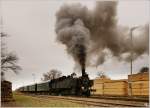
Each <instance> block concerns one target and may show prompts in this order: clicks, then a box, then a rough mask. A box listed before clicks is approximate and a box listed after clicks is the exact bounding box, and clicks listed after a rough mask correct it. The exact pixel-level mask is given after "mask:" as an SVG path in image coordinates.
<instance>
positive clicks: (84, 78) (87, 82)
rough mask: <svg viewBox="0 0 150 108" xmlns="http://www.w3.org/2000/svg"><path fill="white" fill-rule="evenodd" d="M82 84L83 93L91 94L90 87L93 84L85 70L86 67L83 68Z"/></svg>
mask: <svg viewBox="0 0 150 108" xmlns="http://www.w3.org/2000/svg"><path fill="white" fill-rule="evenodd" d="M80 84H81V85H80V86H81V91H82V95H85V96H90V92H91V90H90V87H91V86H92V84H93V83H92V81H91V80H90V79H89V77H88V74H87V73H86V72H85V69H84V68H82V76H81V77H80Z"/></svg>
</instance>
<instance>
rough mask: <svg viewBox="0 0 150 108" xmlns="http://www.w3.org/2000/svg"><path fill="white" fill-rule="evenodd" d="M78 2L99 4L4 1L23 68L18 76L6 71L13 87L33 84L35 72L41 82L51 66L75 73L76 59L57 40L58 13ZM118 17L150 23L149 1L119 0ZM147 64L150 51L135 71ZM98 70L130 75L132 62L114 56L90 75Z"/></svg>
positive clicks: (10, 41)
mask: <svg viewBox="0 0 150 108" xmlns="http://www.w3.org/2000/svg"><path fill="white" fill-rule="evenodd" d="M78 2H79V3H81V4H83V5H86V6H87V7H88V8H89V9H92V8H93V7H94V5H95V1H94V0H91V1H90V0H87V1H86V2H85V0H84V1H80V0H76V1H70V0H37V1H35V0H20V1H19V0H1V9H2V18H3V31H5V32H6V33H7V34H8V35H10V37H8V38H7V47H8V51H15V52H16V54H17V55H18V57H19V62H18V64H19V65H20V66H21V67H22V71H20V73H19V74H18V75H16V74H14V73H6V79H7V80H9V81H12V83H13V89H15V88H17V87H19V86H22V85H28V84H31V83H33V76H32V74H33V73H34V74H35V76H36V79H35V80H36V82H40V81H41V80H40V78H41V77H42V74H43V73H44V72H48V71H49V70H50V69H55V68H56V69H58V70H61V71H62V72H63V75H69V74H71V73H72V72H73V68H74V61H73V59H72V58H71V57H70V56H68V55H67V53H66V51H65V47H64V46H63V45H61V44H59V43H57V42H56V39H55V38H56V34H55V21H56V17H55V13H56V11H57V10H58V9H59V8H60V6H62V5H63V4H64V3H68V4H69V3H78ZM117 18H118V23H119V24H120V25H123V26H129V27H132V26H136V25H144V24H146V23H148V21H149V1H148V0H141V1H140V0H132V1H130V0H126V1H125V0H122V1H119V3H118V7H117ZM135 32H136V31H135ZM143 66H148V55H146V54H145V55H143V56H142V57H140V58H138V59H137V60H136V61H134V63H133V72H134V73H137V72H138V71H139V69H140V68H141V67H143ZM98 71H103V72H106V75H108V76H109V77H110V78H112V79H122V78H127V75H128V74H129V73H130V64H129V63H124V62H118V61H116V60H114V59H110V60H107V62H105V63H104V64H103V65H100V66H99V67H98V68H88V69H87V73H88V74H89V76H90V78H95V77H96V72H98Z"/></svg>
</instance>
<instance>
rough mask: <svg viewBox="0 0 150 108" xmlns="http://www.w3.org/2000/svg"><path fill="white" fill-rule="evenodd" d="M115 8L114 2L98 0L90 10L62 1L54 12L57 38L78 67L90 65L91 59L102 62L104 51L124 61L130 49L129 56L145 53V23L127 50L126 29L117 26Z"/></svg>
mask: <svg viewBox="0 0 150 108" xmlns="http://www.w3.org/2000/svg"><path fill="white" fill-rule="evenodd" d="M116 8H117V2H116V1H99V2H96V5H95V8H94V9H93V10H88V8H87V7H85V6H83V5H81V4H72V5H67V4H65V5H63V6H62V7H61V8H60V9H59V11H58V12H57V13H56V19H57V20H56V34H57V40H58V41H59V42H61V43H62V44H65V45H66V47H67V52H68V53H69V54H71V55H72V57H73V58H74V60H75V61H76V62H78V63H79V64H80V65H81V67H82V68H84V67H85V65H86V63H88V64H90V65H91V62H90V61H91V60H92V59H93V58H96V59H95V62H94V65H95V66H96V65H100V64H102V63H104V62H105V61H106V60H107V59H106V58H107V55H108V54H111V55H112V56H113V57H116V58H118V60H124V61H128V60H129V58H130V55H131V50H132V52H133V59H136V58H138V57H139V56H140V55H142V54H144V53H146V52H148V49H149V47H148V42H149V41H148V40H149V31H148V30H149V26H148V25H146V26H144V27H143V29H142V30H141V31H140V32H141V34H140V35H141V36H137V37H136V38H134V41H133V43H134V44H133V45H134V47H133V48H132V49H131V41H130V35H129V31H130V30H129V28H126V27H120V26H118V24H117V13H116ZM87 58H88V59H87Z"/></svg>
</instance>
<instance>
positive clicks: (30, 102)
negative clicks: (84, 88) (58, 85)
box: [13, 93, 86, 107]
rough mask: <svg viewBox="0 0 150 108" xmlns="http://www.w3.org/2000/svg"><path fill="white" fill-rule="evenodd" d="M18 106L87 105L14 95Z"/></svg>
mask: <svg viewBox="0 0 150 108" xmlns="http://www.w3.org/2000/svg"><path fill="white" fill-rule="evenodd" d="M13 96H14V99H15V104H16V106H19V107H85V106H86V105H83V104H78V103H72V102H68V101H67V100H66V101H65V100H54V99H52V100H51V99H41V98H37V97H32V96H27V95H24V94H20V93H14V95H13Z"/></svg>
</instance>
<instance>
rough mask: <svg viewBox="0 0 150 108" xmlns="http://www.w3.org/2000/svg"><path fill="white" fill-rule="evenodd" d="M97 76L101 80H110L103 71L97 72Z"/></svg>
mask: <svg viewBox="0 0 150 108" xmlns="http://www.w3.org/2000/svg"><path fill="white" fill-rule="evenodd" d="M97 76H98V77H99V78H107V79H110V78H109V77H108V76H107V75H105V73H104V72H102V71H99V72H97Z"/></svg>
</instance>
